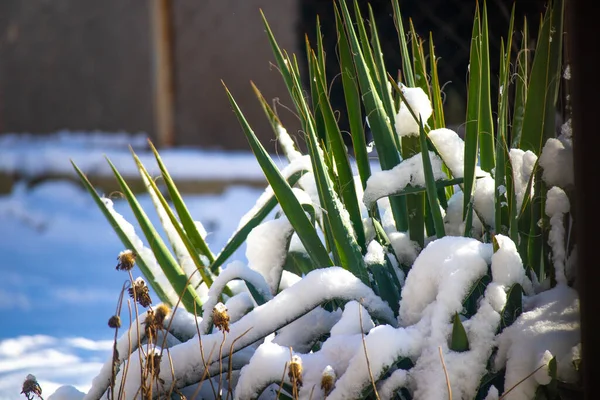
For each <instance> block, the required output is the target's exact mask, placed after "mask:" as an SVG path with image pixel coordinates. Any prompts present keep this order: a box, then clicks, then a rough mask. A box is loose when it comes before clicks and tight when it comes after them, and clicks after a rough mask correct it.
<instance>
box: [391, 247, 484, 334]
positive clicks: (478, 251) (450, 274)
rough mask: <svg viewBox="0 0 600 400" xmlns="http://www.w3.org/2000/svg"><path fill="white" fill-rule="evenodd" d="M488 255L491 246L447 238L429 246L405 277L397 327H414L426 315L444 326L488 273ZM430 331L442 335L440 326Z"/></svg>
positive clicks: (460, 308)
mask: <svg viewBox="0 0 600 400" xmlns="http://www.w3.org/2000/svg"><path fill="white" fill-rule="evenodd" d="M491 253H492V248H491V245H489V244H483V243H481V242H480V241H478V240H475V239H471V238H464V237H451V236H446V237H444V238H441V239H438V240H436V241H434V242H432V243H430V244H429V245H428V246H427V247H426V248H425V249H423V251H422V252H421V254H419V257H417V259H416V260H415V263H414V264H413V266H412V268H411V270H410V272H409V273H408V276H407V277H406V282H405V284H404V287H403V289H402V298H401V300H400V315H399V322H400V324H401V325H402V326H408V325H412V324H415V323H416V322H418V321H419V320H420V319H421V318H422V317H423V315H424V314H425V313H428V312H433V314H432V315H433V316H435V317H436V321H438V323H443V324H447V321H450V316H452V315H454V313H455V312H461V311H462V301H463V299H464V297H465V295H466V294H467V291H468V290H469V288H470V287H471V285H472V284H473V283H474V282H475V281H476V280H477V279H479V278H481V277H482V276H483V275H484V274H485V273H487V265H488V264H489V263H490V261H491V256H492V254H491ZM449 255H452V256H449ZM432 307H433V308H432ZM428 308H430V309H431V310H429V311H427V309H428ZM434 309H435V310H434ZM432 328H433V329H432V332H431V334H432V335H443V331H445V329H442V332H440V328H441V327H439V326H432Z"/></svg>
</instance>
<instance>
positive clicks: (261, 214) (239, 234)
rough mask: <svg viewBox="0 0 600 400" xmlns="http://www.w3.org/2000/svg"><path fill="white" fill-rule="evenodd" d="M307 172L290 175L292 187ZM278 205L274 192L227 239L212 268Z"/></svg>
mask: <svg viewBox="0 0 600 400" xmlns="http://www.w3.org/2000/svg"><path fill="white" fill-rule="evenodd" d="M305 173H306V171H305V170H302V171H298V172H296V173H294V174H292V175H290V177H289V178H287V183H288V185H289V186H290V187H292V186H294V185H295V184H296V182H298V180H299V179H300V178H301V177H302V176H303V175H304V174H305ZM276 205H277V198H276V197H275V195H274V194H273V195H272V196H270V197H269V198H268V199H267V201H265V203H264V205H263V206H262V207H260V209H258V210H257V211H256V214H254V215H253V216H252V218H250V219H249V220H248V222H246V223H245V224H244V226H242V227H240V228H239V229H238V230H237V231H236V232H235V233H234V234H233V236H232V237H231V238H230V239H229V240H228V241H227V243H226V244H225V246H224V247H223V250H221V252H220V253H219V254H218V255H217V258H216V259H215V261H214V262H213V263H212V264H211V269H212V270H215V271H216V270H217V269H218V268H219V267H220V266H221V265H223V264H224V263H225V261H227V260H228V259H229V257H231V255H232V254H233V253H235V251H236V250H237V249H239V248H240V246H241V245H242V244H244V243H245V242H246V238H247V237H248V234H249V233H250V232H251V231H252V229H254V228H255V227H257V226H258V225H259V224H260V223H261V222H262V221H263V220H264V219H265V218H266V217H267V216H268V215H269V214H270V213H271V211H273V209H274V208H275V206H276Z"/></svg>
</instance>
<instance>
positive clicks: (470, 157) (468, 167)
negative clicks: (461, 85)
mask: <svg viewBox="0 0 600 400" xmlns="http://www.w3.org/2000/svg"><path fill="white" fill-rule="evenodd" d="M480 24H481V22H480V18H479V3H476V6H475V19H474V21H473V33H472V35H471V55H470V63H469V86H468V93H467V118H466V122H465V155H464V177H465V182H464V186H463V193H464V203H463V220H464V221H465V236H467V237H470V236H471V228H472V226H473V223H472V220H473V204H472V201H473V199H472V197H473V192H474V189H475V169H476V167H477V153H478V148H479V134H478V122H477V119H478V118H479V108H480V105H481V86H482V78H481V39H480V35H481V33H480Z"/></svg>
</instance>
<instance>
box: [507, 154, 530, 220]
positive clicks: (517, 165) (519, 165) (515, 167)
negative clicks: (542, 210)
mask: <svg viewBox="0 0 600 400" xmlns="http://www.w3.org/2000/svg"><path fill="white" fill-rule="evenodd" d="M509 157H510V163H511V166H512V174H513V186H514V188H515V196H516V198H517V212H518V211H519V210H521V206H522V205H523V200H524V199H525V192H526V191H527V186H528V185H529V180H530V178H531V174H532V172H533V167H534V166H535V163H536V161H537V156H536V155H535V154H534V153H533V152H531V151H529V150H528V151H526V152H525V151H523V150H521V149H510V152H509ZM534 183H535V182H532V184H531V187H533V185H534ZM530 196H533V190H531V192H530Z"/></svg>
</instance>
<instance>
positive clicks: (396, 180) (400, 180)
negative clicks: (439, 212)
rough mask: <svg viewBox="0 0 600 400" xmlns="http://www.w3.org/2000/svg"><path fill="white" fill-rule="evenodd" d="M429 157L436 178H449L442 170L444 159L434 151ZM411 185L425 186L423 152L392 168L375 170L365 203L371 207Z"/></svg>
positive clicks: (366, 191) (365, 193)
mask: <svg viewBox="0 0 600 400" xmlns="http://www.w3.org/2000/svg"><path fill="white" fill-rule="evenodd" d="M429 158H430V160H431V166H432V168H433V176H434V179H435V180H439V179H445V178H447V176H446V174H445V173H444V171H442V160H441V159H440V158H439V157H438V156H437V155H436V154H435V153H434V152H432V151H429ZM409 185H410V186H413V187H414V186H421V187H424V186H425V174H424V172H423V158H422V153H419V154H415V155H414V156H412V157H410V158H407V159H406V160H404V161H402V162H401V163H400V164H398V165H396V166H395V167H394V168H392V169H390V170H386V171H380V172H374V173H373V174H372V175H371V176H370V177H369V179H368V180H367V187H366V189H365V192H364V195H363V203H364V204H365V205H366V206H367V208H371V206H372V205H373V204H375V202H376V201H377V200H378V199H380V198H382V197H384V196H388V195H390V194H393V193H397V192H399V191H401V190H403V189H405V188H406V187H407V186H409Z"/></svg>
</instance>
